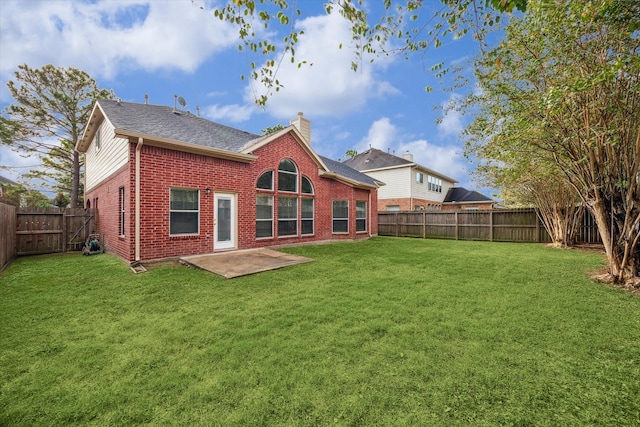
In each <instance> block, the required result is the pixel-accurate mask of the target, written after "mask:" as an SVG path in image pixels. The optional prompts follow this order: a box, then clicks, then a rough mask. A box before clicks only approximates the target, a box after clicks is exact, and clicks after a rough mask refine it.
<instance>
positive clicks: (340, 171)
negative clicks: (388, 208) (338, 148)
mask: <svg viewBox="0 0 640 427" xmlns="http://www.w3.org/2000/svg"><path fill="white" fill-rule="evenodd" d="M320 159H322V161H323V162H324V164H325V165H326V166H327V168H328V169H329V170H328V172H333V173H335V174H337V175H340V176H343V177H345V178H347V179H348V180H351V181H355V182H358V183H362V184H368V185H371V186H375V187H377V186H380V185H384V183H383V182H381V181H377V180H375V179H373V178H371V177H370V176H369V175H365V174H363V173H362V172H358V171H357V170H355V169H353V168H351V167H349V166H347V165H345V164H344V163H340V162H336V161H335V160H331V159H329V158H327V157H323V156H320Z"/></svg>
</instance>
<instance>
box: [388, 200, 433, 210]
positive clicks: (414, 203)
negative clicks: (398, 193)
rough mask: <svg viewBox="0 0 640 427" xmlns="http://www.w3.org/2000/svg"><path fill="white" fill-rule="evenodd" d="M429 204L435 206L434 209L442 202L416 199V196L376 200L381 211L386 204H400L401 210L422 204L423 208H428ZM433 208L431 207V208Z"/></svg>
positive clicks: (412, 208) (413, 208) (411, 208)
mask: <svg viewBox="0 0 640 427" xmlns="http://www.w3.org/2000/svg"><path fill="white" fill-rule="evenodd" d="M429 205H432V206H436V209H435V210H438V209H440V206H442V203H440V202H436V201H433V200H425V199H417V198H415V197H414V198H413V199H411V198H409V197H405V198H397V199H381V200H378V208H379V209H380V210H381V211H386V210H387V206H400V210H401V211H412V210H415V207H416V206H423V207H424V210H429V208H428V207H429ZM432 209H433V208H432Z"/></svg>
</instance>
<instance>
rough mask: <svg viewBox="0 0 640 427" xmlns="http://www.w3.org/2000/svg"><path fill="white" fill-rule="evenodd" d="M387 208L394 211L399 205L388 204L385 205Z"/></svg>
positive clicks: (397, 209) (398, 208)
mask: <svg viewBox="0 0 640 427" xmlns="http://www.w3.org/2000/svg"><path fill="white" fill-rule="evenodd" d="M387 210H388V211H390V212H396V211H399V210H400V206H399V205H388V206H387Z"/></svg>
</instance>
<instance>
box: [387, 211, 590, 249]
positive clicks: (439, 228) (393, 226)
mask: <svg viewBox="0 0 640 427" xmlns="http://www.w3.org/2000/svg"><path fill="white" fill-rule="evenodd" d="M378 234H379V235H380V236H402V237H422V238H440V239H455V240H486V241H495V242H551V238H550V237H549V234H548V233H547V231H546V230H545V228H544V226H543V225H542V222H541V221H540V219H539V218H538V214H537V213H536V210H535V209H496V210H485V211H434V212H429V211H411V212H378ZM576 243H602V240H601V239H600V234H599V233H598V227H597V226H596V224H595V221H594V219H593V217H592V215H591V214H590V213H589V212H586V213H585V215H584V217H583V220H582V224H581V226H580V229H579V230H578V232H577V235H576Z"/></svg>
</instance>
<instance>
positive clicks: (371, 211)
mask: <svg viewBox="0 0 640 427" xmlns="http://www.w3.org/2000/svg"><path fill="white" fill-rule="evenodd" d="M367 206H368V207H369V227H367V229H368V230H367V231H368V232H369V237H371V227H372V226H373V209H371V208H372V206H371V190H369V204H368V205H367Z"/></svg>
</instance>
